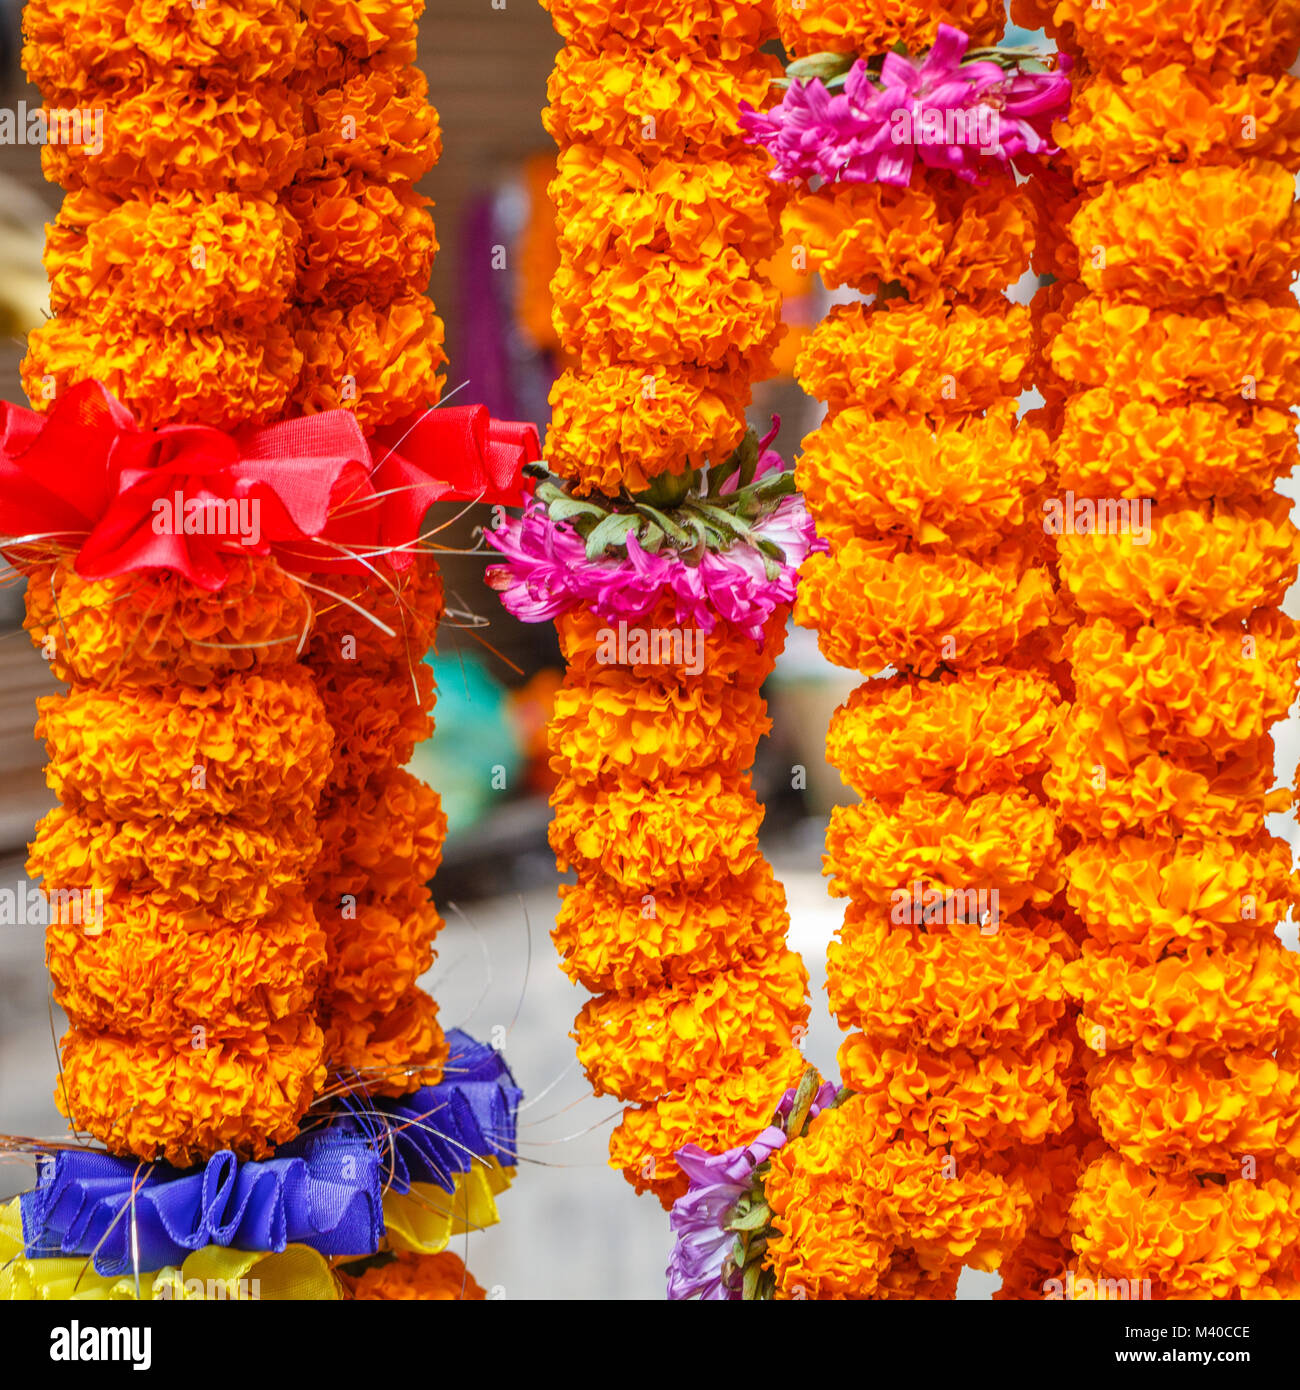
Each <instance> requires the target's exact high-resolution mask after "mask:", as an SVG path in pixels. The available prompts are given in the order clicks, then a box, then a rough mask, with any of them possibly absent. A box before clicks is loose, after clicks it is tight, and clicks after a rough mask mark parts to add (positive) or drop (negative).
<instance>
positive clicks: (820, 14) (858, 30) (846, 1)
mask: <svg viewBox="0 0 1300 1390" xmlns="http://www.w3.org/2000/svg"><path fill="white" fill-rule="evenodd" d="M775 5H776V19H777V24H778V25H779V26H780V30H781V42H782V43H783V44H784V45H785V47H786V50H787V52H789V53H790V54H792V55H793V56H795V57H799V58H803V57H806V56H808V55H809V54H812V53H845V54H855V55H856V54H862V55H864V56H866V57H871V56H873V55H874V54H877V53H883V52H884V51H885V50H886V49H890V48H893V47H894V45H895V44H899V43H901V44H903V45H905V46H906V47H907V49H908V50H909V51H910V52H912V53H916V52H917V51H918V50H919V49H923V48H929V47H930V46H931V45H932V44H933V43H934V40H935V35H936V34H937V33H938V31H939V25H940V24H949V25H952V27H953V28H956V29H964V30H965V31H966V33H968V34H969V35H970V36H971V44H972V46H979V45H980V44H986V43H991V42H992V41H993V40H994V39H996V38H997V36H998V35H999V34H1000V33H1001V32H1002V25H1003V22H1004V21H1003V8H1002V6H1001V5H997V4H994V3H993V0H942V3H940V4H918V3H916V0H908V3H905V4H902V5H899V4H893V3H889V0H866V3H864V0H775Z"/></svg>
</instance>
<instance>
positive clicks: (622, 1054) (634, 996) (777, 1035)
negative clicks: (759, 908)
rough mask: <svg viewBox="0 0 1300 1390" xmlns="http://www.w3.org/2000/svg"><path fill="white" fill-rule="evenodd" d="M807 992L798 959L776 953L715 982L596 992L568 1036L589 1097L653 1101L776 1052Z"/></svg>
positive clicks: (786, 1044) (698, 979)
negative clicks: (573, 1043)
mask: <svg viewBox="0 0 1300 1390" xmlns="http://www.w3.org/2000/svg"><path fill="white" fill-rule="evenodd" d="M807 992H808V972H807V970H806V969H805V968H804V964H803V961H802V960H801V959H800V958H799V956H798V955H796V954H795V952H793V951H788V950H784V949H780V950H776V951H773V952H772V953H770V954H759V955H756V956H753V957H751V958H749V959H747V960H743V961H740V962H738V963H736V964H735V965H733V966H732V967H731V968H730V969H727V970H723V971H720V972H719V973H718V974H716V975H704V976H700V975H696V976H689V977H687V978H685V979H683V980H682V981H681V982H680V983H676V984H672V985H666V986H664V987H662V988H660V989H657V990H649V991H639V990H629V991H626V992H623V993H618V994H603V995H600V996H599V997H598V998H596V999H592V1000H589V1001H588V1002H587V1004H586V1006H585V1007H584V1008H583V1010H582V1012H581V1013H580V1014H579V1015H578V1017H577V1018H576V1019H575V1020H574V1028H573V1032H572V1034H570V1036H571V1037H573V1038H574V1039H575V1040H576V1042H577V1044H578V1060H579V1061H580V1062H581V1063H582V1066H583V1069H584V1070H585V1071H586V1073H587V1077H588V1079H589V1080H590V1081H591V1084H592V1086H593V1088H594V1089H595V1091H596V1092H597V1094H604V1095H614V1096H618V1097H619V1098H620V1099H623V1100H635V1101H649V1100H657V1099H659V1097H661V1096H663V1095H666V1094H668V1093H670V1092H672V1091H677V1090H680V1089H681V1088H682V1087H683V1086H684V1085H685V1084H686V1083H687V1082H688V1081H690V1080H692V1079H693V1078H694V1077H697V1076H722V1075H726V1074H727V1073H730V1072H739V1071H745V1070H748V1069H749V1068H750V1067H751V1066H752V1065H755V1064H757V1063H758V1062H760V1061H762V1060H764V1059H766V1058H768V1057H771V1056H774V1055H776V1054H778V1053H782V1052H784V1051H786V1050H787V1049H788V1048H790V1047H791V1046H792V1045H793V1039H794V1033H795V1030H796V1029H798V1028H799V1027H800V1025H803V1024H806V1023H807V1021H808V1003H807ZM777 1099H778V1100H779V1099H780V1097H779V1096H778V1097H777Z"/></svg>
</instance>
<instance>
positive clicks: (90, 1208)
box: [21, 1030, 522, 1276]
mask: <svg viewBox="0 0 1300 1390" xmlns="http://www.w3.org/2000/svg"><path fill="white" fill-rule="evenodd" d="M447 1040H448V1043H449V1044H450V1049H451V1055H450V1058H449V1060H448V1062H447V1067H446V1072H445V1075H444V1079H443V1080H442V1081H441V1082H440V1083H439V1084H438V1085H437V1086H426V1087H422V1088H421V1089H420V1090H418V1091H416V1092H414V1093H413V1094H411V1095H408V1096H402V1097H400V1098H398V1099H391V1098H388V1097H367V1096H363V1095H360V1094H353V1095H350V1096H348V1097H347V1098H346V1099H345V1100H344V1102H343V1103H342V1107H341V1108H340V1109H338V1110H336V1111H334V1112H332V1113H331V1114H330V1115H329V1116H328V1117H326V1118H325V1120H324V1123H323V1124H321V1125H320V1126H319V1127H317V1128H315V1129H313V1130H311V1131H309V1132H307V1133H304V1134H300V1135H299V1136H298V1138H296V1139H294V1140H293V1141H292V1142H291V1143H288V1144H282V1145H281V1146H280V1148H279V1149H278V1150H277V1151H276V1154H275V1157H274V1158H270V1159H264V1160H261V1161H258V1162H240V1161H239V1160H238V1159H237V1158H236V1157H235V1155H234V1154H233V1153H231V1152H230V1151H229V1150H224V1151H222V1152H221V1153H217V1154H214V1155H213V1156H212V1158H210V1159H209V1160H208V1161H207V1163H205V1164H203V1165H202V1166H201V1167H198V1168H191V1169H186V1170H180V1169H176V1168H172V1167H170V1166H169V1165H168V1164H165V1163H153V1164H149V1163H140V1162H138V1161H136V1160H133V1159H123V1158H115V1157H114V1156H113V1155H111V1154H105V1153H98V1152H93V1151H90V1150H79V1149H64V1150H59V1151H58V1152H56V1153H53V1154H49V1155H45V1156H43V1157H42V1159H41V1164H40V1173H39V1178H38V1181H37V1185H36V1187H35V1189H34V1190H33V1191H31V1192H26V1193H24V1194H23V1196H22V1198H21V1211H22V1220H23V1241H24V1245H25V1247H26V1253H27V1255H28V1256H29V1257H31V1258H48V1257H51V1256H54V1257H57V1256H61V1255H82V1256H86V1255H93V1258H94V1267H95V1270H96V1272H97V1273H99V1274H104V1275H112V1276H118V1275H123V1274H129V1273H130V1272H131V1271H132V1270H133V1269H134V1268H137V1267H138V1268H139V1269H141V1270H155V1269H161V1268H162V1267H163V1266H164V1265H179V1264H180V1263H182V1261H183V1260H184V1259H185V1257H186V1255H188V1254H190V1253H192V1252H193V1251H195V1250H200V1249H202V1248H203V1247H204V1246H206V1245H224V1246H229V1247H231V1248H233V1249H236V1250H258V1251H269V1252H278V1251H281V1250H283V1249H284V1248H285V1246H286V1245H290V1244H298V1245H309V1246H311V1247H312V1248H313V1249H314V1250H318V1251H319V1252H320V1253H321V1254H322V1255H326V1256H337V1255H343V1256H349V1255H350V1256H359V1255H370V1254H373V1253H374V1252H375V1251H376V1250H378V1249H379V1244H380V1240H381V1239H382V1237H383V1233H384V1216H383V1194H384V1192H385V1191H386V1190H387V1189H389V1188H390V1187H391V1189H392V1190H393V1191H395V1192H407V1191H409V1190H410V1186H411V1184H412V1183H415V1182H426V1183H436V1184H437V1185H438V1186H440V1187H442V1188H443V1189H444V1190H445V1191H447V1192H449V1193H450V1192H454V1191H455V1184H456V1177H457V1175H459V1174H461V1173H465V1172H468V1171H469V1169H470V1167H471V1166H472V1165H473V1164H474V1163H476V1162H481V1161H482V1160H483V1159H485V1158H496V1159H498V1160H500V1161H501V1162H502V1163H503V1164H506V1165H511V1164H513V1163H514V1158H515V1143H516V1114H517V1111H518V1108H519V1101H520V1099H521V1097H522V1092H521V1091H520V1089H519V1087H518V1086H517V1085H516V1084H515V1080H514V1077H513V1076H512V1075H511V1074H510V1069H509V1068H508V1067H507V1066H506V1064H505V1062H504V1061H503V1060H502V1059H501V1057H500V1056H498V1054H497V1053H496V1052H494V1051H493V1050H492V1049H491V1048H490V1047H485V1046H484V1045H483V1044H481V1043H478V1042H475V1041H474V1039H473V1038H471V1037H469V1036H468V1034H465V1033H461V1032H459V1031H458V1030H453V1031H452V1032H450V1033H448V1035H447ZM132 1188H134V1189H135V1191H134V1197H133V1196H132ZM133 1230H134V1240H135V1243H136V1247H137V1251H138V1255H133V1254H132V1232H133Z"/></svg>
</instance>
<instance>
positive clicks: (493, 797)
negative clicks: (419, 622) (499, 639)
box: [406, 651, 524, 840]
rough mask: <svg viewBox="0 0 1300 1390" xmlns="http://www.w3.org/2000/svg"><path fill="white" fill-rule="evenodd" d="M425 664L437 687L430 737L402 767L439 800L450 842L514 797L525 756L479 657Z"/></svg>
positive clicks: (502, 697) (500, 693) (454, 656)
mask: <svg viewBox="0 0 1300 1390" xmlns="http://www.w3.org/2000/svg"><path fill="white" fill-rule="evenodd" d="M425 660H426V661H427V662H428V663H429V665H430V666H431V667H432V668H433V675H434V679H435V680H436V681H437V682H438V703H437V705H436V706H435V707H434V711H433V717H434V721H435V727H434V733H433V737H432V738H430V739H426V740H425V742H424V743H422V744H420V745H419V746H418V747H417V748H416V750H415V752H414V754H412V756H411V761H410V762H409V763H407V765H406V766H407V770H408V771H409V772H411V773H412V774H413V775H414V776H416V777H418V778H419V779H420V780H421V781H422V782H427V783H428V784H429V786H431V787H432V788H433V789H434V791H436V792H437V793H438V795H439V796H440V797H442V809H443V810H444V811H445V812H446V813H447V836H448V839H452V840H454V839H456V838H458V837H459V836H461V835H465V834H468V833H469V832H470V831H472V830H473V828H474V827H475V826H476V825H478V824H479V822H480V821H482V820H483V819H484V817H485V816H487V815H488V814H489V813H490V812H491V811H492V810H493V808H494V807H496V806H498V805H502V804H504V803H505V801H506V800H507V799H508V798H509V797H510V796H512V795H513V793H514V792H515V791H516V789H517V786H516V784H517V781H518V779H519V777H520V776H521V775H522V774H521V769H522V766H523V761H524V758H523V750H522V748H521V747H520V739H519V733H518V731H517V730H516V728H515V726H514V722H513V720H512V719H511V717H510V708H509V705H508V703H507V698H506V690H505V687H504V686H503V685H502V684H501V683H500V681H498V680H497V679H496V678H495V677H494V676H492V675H491V673H490V672H489V671H488V669H487V667H486V665H485V664H484V663H483V661H482V659H481V658H480V657H479V656H477V655H476V654H474V653H462V652H451V651H443V652H440V653H438V654H437V655H433V654H430V655H429V656H427V657H425Z"/></svg>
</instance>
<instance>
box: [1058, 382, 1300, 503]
mask: <svg viewBox="0 0 1300 1390" xmlns="http://www.w3.org/2000/svg"><path fill="white" fill-rule="evenodd" d="M1055 458H1056V464H1057V467H1058V468H1059V469H1060V480H1059V485H1060V487H1061V488H1062V489H1069V490H1071V491H1073V492H1074V493H1075V494H1076V495H1077V496H1079V497H1090V496H1091V497H1155V498H1159V499H1161V500H1162V501H1170V500H1172V499H1173V498H1175V497H1178V496H1181V495H1186V496H1189V497H1193V498H1196V499H1197V500H1198V501H1199V500H1202V499H1209V498H1212V497H1225V496H1232V495H1234V494H1236V495H1240V496H1250V495H1251V494H1255V495H1260V494H1265V493H1268V492H1271V491H1272V489H1273V484H1274V483H1275V482H1276V481H1277V480H1278V479H1279V478H1282V477H1285V476H1286V475H1287V474H1288V473H1290V472H1291V470H1292V469H1293V468H1294V467H1296V466H1297V464H1300V452H1297V448H1296V432H1295V421H1294V420H1293V419H1292V418H1291V415H1290V413H1289V412H1288V411H1285V410H1280V409H1279V410H1273V409H1269V408H1267V407H1264V406H1258V407H1254V408H1252V407H1251V406H1249V405H1245V404H1241V405H1230V404H1225V403H1220V402H1218V401H1192V402H1190V403H1189V404H1187V405H1178V404H1173V403H1170V404H1162V405H1156V404H1154V403H1153V402H1151V401H1143V400H1125V399H1124V398H1123V397H1122V396H1117V395H1116V394H1115V393H1114V392H1112V391H1110V390H1108V389H1107V388H1106V387H1099V388H1097V389H1096V390H1093V391H1082V392H1080V393H1079V394H1078V395H1076V396H1073V397H1071V399H1070V400H1069V401H1068V402H1067V403H1066V407H1065V417H1064V422H1063V427H1062V430H1061V434H1060V436H1059V438H1058V439H1057V443H1056V452H1055Z"/></svg>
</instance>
